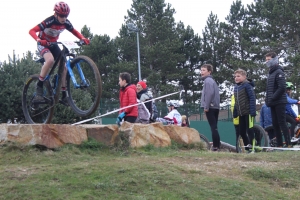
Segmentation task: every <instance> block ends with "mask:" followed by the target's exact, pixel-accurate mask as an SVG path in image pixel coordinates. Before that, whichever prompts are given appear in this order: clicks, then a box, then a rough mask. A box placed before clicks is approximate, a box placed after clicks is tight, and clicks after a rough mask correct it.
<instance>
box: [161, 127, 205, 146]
mask: <svg viewBox="0 0 300 200" xmlns="http://www.w3.org/2000/svg"><path fill="white" fill-rule="evenodd" d="M163 128H164V129H165V131H166V132H167V133H168V135H169V136H170V138H171V140H174V141H175V142H176V143H179V144H195V143H200V141H201V140H200V135H199V132H198V131H197V130H196V129H194V128H189V127H181V126H175V125H166V126H164V127H163Z"/></svg>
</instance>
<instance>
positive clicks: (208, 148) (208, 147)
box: [200, 134, 211, 150]
mask: <svg viewBox="0 0 300 200" xmlns="http://www.w3.org/2000/svg"><path fill="white" fill-rule="evenodd" d="M200 141H201V142H202V143H203V144H204V148H206V149H207V150H210V146H211V145H210V143H209V140H208V139H207V137H205V136H204V135H202V134H200Z"/></svg>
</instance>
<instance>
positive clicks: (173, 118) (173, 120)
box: [156, 100, 181, 126]
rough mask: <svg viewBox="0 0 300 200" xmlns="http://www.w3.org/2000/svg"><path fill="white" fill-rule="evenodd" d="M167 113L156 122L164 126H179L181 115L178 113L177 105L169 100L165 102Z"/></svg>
mask: <svg viewBox="0 0 300 200" xmlns="http://www.w3.org/2000/svg"><path fill="white" fill-rule="evenodd" d="M167 106H168V111H169V113H168V114H167V115H166V116H165V117H164V118H159V117H158V118H157V119H156V121H157V122H162V123H163V124H164V125H167V124H175V125H177V126H181V115H180V113H179V112H178V110H177V108H179V103H178V102H177V101H174V100H170V101H168V102H167Z"/></svg>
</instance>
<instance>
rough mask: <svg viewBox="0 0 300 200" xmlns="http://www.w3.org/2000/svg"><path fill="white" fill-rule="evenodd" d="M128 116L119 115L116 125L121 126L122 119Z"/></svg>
mask: <svg viewBox="0 0 300 200" xmlns="http://www.w3.org/2000/svg"><path fill="white" fill-rule="evenodd" d="M125 116H126V114H125V112H122V113H120V114H119V116H118V118H117V121H116V123H117V124H118V125H119V126H120V125H121V121H122V119H123V118H124V117H125Z"/></svg>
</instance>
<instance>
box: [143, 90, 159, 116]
mask: <svg viewBox="0 0 300 200" xmlns="http://www.w3.org/2000/svg"><path fill="white" fill-rule="evenodd" d="M145 94H146V95H147V96H148V99H146V101H148V100H150V99H152V96H150V95H149V94H147V93H145ZM148 103H150V109H149V112H150V122H155V121H156V118H157V117H158V110H157V107H156V105H155V102H154V101H153V100H152V101H150V102H148ZM148 103H146V104H148Z"/></svg>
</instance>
